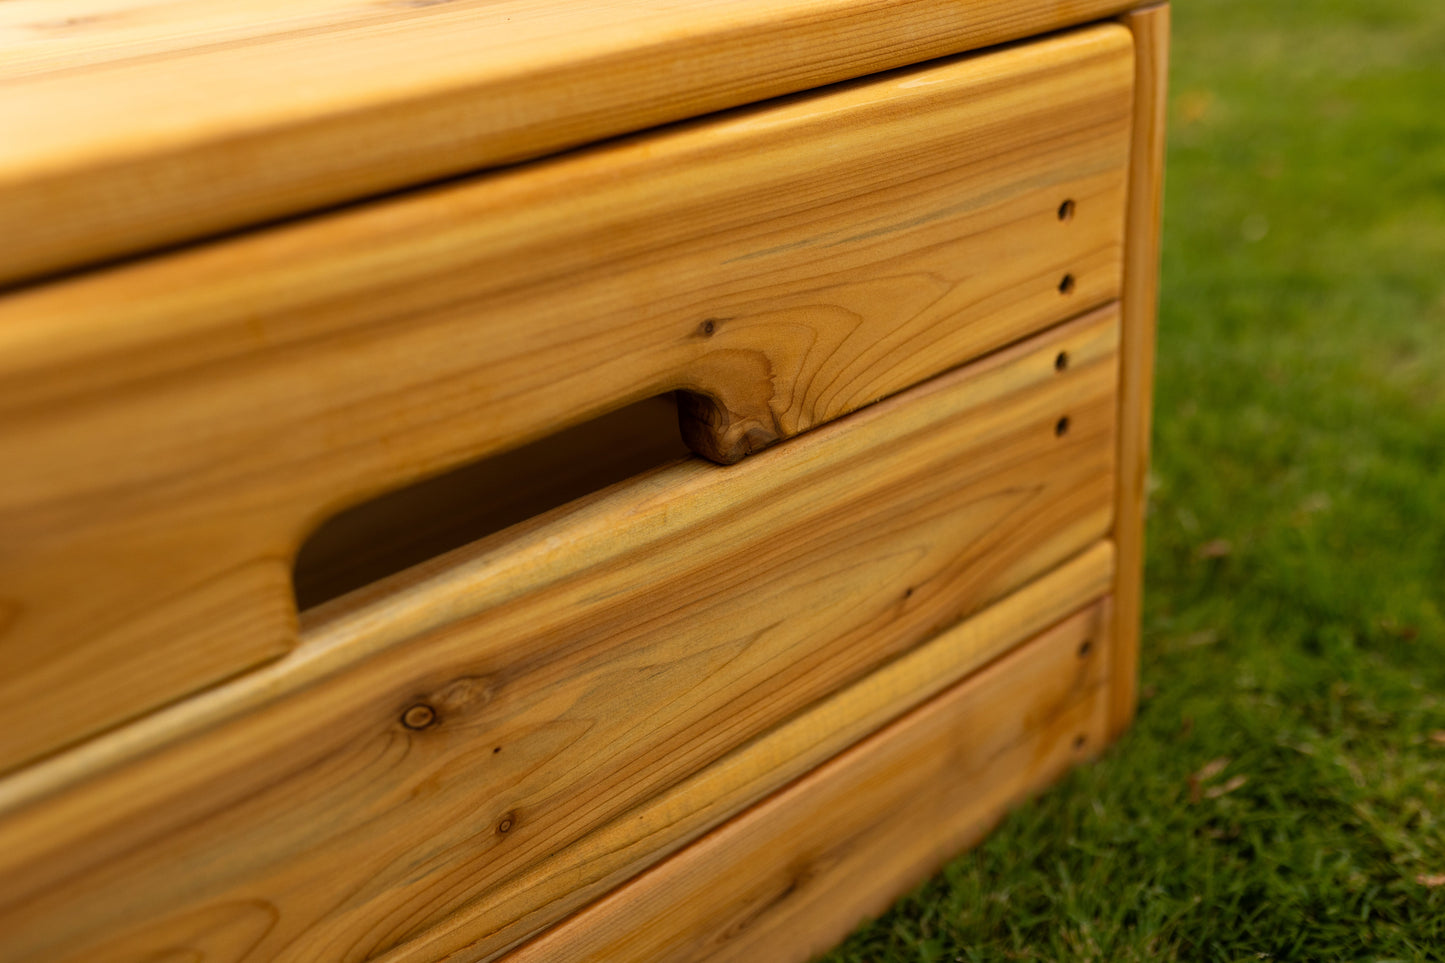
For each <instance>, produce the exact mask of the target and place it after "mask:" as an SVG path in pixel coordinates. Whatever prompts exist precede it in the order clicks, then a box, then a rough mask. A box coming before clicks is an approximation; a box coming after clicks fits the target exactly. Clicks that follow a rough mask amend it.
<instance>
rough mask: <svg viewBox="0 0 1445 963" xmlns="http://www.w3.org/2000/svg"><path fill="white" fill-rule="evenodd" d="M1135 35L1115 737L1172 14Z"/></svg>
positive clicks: (1134, 17)
mask: <svg viewBox="0 0 1445 963" xmlns="http://www.w3.org/2000/svg"><path fill="white" fill-rule="evenodd" d="M1124 24H1125V26H1127V27H1128V28H1129V29H1130V30H1131V31H1132V32H1133V34H1134V44H1135V59H1134V83H1135V94H1134V135H1133V138H1132V141H1131V147H1130V151H1129V213H1128V238H1127V242H1126V245H1125V262H1124V298H1123V317H1124V334H1123V342H1122V345H1121V364H1120V367H1119V490H1118V494H1117V501H1116V506H1117V507H1116V508H1115V513H1114V540H1115V542H1116V543H1117V544H1118V546H1119V578H1118V584H1117V585H1115V587H1114V597H1115V599H1116V607H1117V617H1116V622H1117V628H1116V632H1117V636H1116V638H1115V642H1114V644H1115V652H1114V665H1115V666H1116V671H1115V678H1116V681H1115V685H1114V705H1113V710H1112V715H1111V719H1110V726H1111V727H1112V729H1113V731H1114V733H1115V734H1118V733H1119V732H1122V731H1123V730H1124V729H1125V728H1127V727H1128V725H1129V723H1130V722H1131V721H1132V720H1133V718H1134V709H1135V706H1136V704H1137V702H1138V695H1137V689H1138V677H1139V634H1140V629H1141V621H1142V613H1143V590H1144V514H1145V509H1146V507H1147V506H1148V501H1149V490H1148V482H1149V427H1150V421H1151V419H1150V416H1151V414H1152V412H1153V406H1154V341H1155V334H1154V328H1155V325H1154V314H1155V307H1156V305H1157V303H1158V300H1159V231H1160V222H1161V221H1162V213H1163V203H1164V123H1165V114H1166V108H1167V103H1166V100H1167V97H1166V93H1167V91H1166V86H1167V81H1168V77H1169V7H1168V5H1167V4H1163V5H1159V6H1153V7H1149V8H1147V9H1145V10H1140V11H1138V12H1137V13H1133V14H1130V15H1129V16H1127V17H1125V18H1124Z"/></svg>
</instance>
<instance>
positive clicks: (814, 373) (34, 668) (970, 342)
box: [0, 25, 1132, 771]
mask: <svg viewBox="0 0 1445 963" xmlns="http://www.w3.org/2000/svg"><path fill="white" fill-rule="evenodd" d="M1130 43H1131V41H1130V35H1129V33H1128V31H1126V30H1125V29H1124V28H1122V27H1120V26H1118V25H1109V26H1102V27H1095V28H1089V29H1086V30H1083V31H1079V32H1075V33H1071V34H1066V35H1061V36H1058V37H1054V38H1051V39H1047V40H1044V41H1040V42H1037V43H1031V44H1027V45H1024V46H1020V47H1018V48H1011V49H1006V50H1001V51H996V52H991V53H987V54H981V55H978V56H974V57H969V58H963V59H959V60H955V61H951V62H946V63H941V64H935V65H930V66H926V67H921V68H918V69H914V70H909V71H903V72H899V73H895V74H890V75H886V76H884V77H879V78H874V79H870V80H869V81H867V82H860V83H856V84H850V85H845V86H842V87H839V88H836V89H830V90H827V91H821V92H817V93H815V94H810V95H807V96H803V97H799V98H795V99H792V100H789V101H786V102H783V103H779V104H768V105H762V106H759V107H757V108H752V109H749V110H745V111H739V112H736V113H734V114H731V115H727V116H723V117H718V118H712V119H709V120H706V121H702V122H698V123H696V124H692V125H687V126H684V127H681V128H678V129H673V130H669V131H665V132H659V133H657V134H654V135H648V136H643V137H639V138H634V139H631V140H627V141H623V142H618V143H612V144H608V145H604V146H601V147H598V148H595V149H592V150H588V151H583V152H579V153H577V154H573V155H569V156H566V157H561V158H555V159H551V160H547V161H543V162H539V163H536V164H531V165H526V166H523V167H521V168H517V169H514V170H510V171H506V172H501V173H498V174H496V175H495V176H490V177H485V178H481V179H479V180H477V181H475V182H469V183H465V184H459V185H454V186H448V187H445V188H439V189H437V190H434V191H430V192H426V193H423V194H420V195H418V196H413V197H406V198H400V199H394V200H391V201H388V202H386V203H378V204H376V205H372V206H369V207H367V208H364V209H360V210H357V211H353V212H347V213H338V214H335V215H332V216H328V217H324V218H318V219H315V220H314V221H311V222H306V223H299V224H295V225H291V226H287V227H285V228H277V229H275V230H271V231H266V232H261V233H258V234H256V235H254V236H248V237H242V238H236V239H232V240H228V241H225V242H218V243H215V244H211V245H207V246H204V247H202V248H198V249H194V250H189V251H185V252H179V253H175V254H172V255H168V256H166V257H161V258H156V259H153V260H150V261H146V262H142V263H136V264H132V265H128V266H125V267H121V268H116V269H114V270H109V271H102V272H97V273H94V274H90V275H85V276H81V277H77V278H73V279H70V280H67V281H64V282H60V283H55V284H51V285H46V286H43V287H39V288H34V289H25V290H21V291H17V292H14V293H12V294H10V295H9V296H6V297H0V452H3V453H4V457H5V464H6V470H5V472H3V473H0V531H3V532H4V533H5V538H4V539H3V540H0V586H3V589H0V591H3V597H0V771H5V770H7V769H10V768H13V767H15V766H17V765H19V764H21V763H23V762H25V761H27V760H33V759H35V758H36V757H37V756H39V755H42V754H44V753H47V752H53V751H55V750H57V749H59V748H61V747H63V746H66V745H70V744H74V743H75V742H77V741H78V740H81V739H83V738H85V737H87V736H90V735H92V734H94V733H96V732H98V731H101V730H103V729H105V728H107V727H110V726H114V725H116V724H118V723H120V722H122V721H124V720H126V719H129V718H134V717H136V716H137V715H139V714H141V713H143V712H146V711H148V710H151V709H153V708H155V707H157V706H159V705H163V704H165V703H167V702H169V701H172V700H174V699H176V698H179V697H181V696H184V695H187V694H189V693H192V692H195V691H197V690H198V689H200V688H202V687H205V686H207V685H211V684H214V683H217V682H219V681H220V680H223V679H225V678H228V677H231V676H234V675H235V674H237V673H239V672H243V671H245V670H247V669H250V668H253V667H255V666H257V665H259V664H261V663H264V662H265V661H267V660H269V659H272V658H275V657H278V656H280V655H281V654H283V653H285V652H287V651H289V650H291V649H292V648H294V646H295V644H296V641H297V638H298V636H297V630H296V608H295V605H294V601H293V599H292V597H291V591H290V579H289V568H290V564H291V560H292V558H293V557H294V555H295V553H296V551H297V547H298V546H299V545H300V544H301V543H302V541H303V540H304V539H305V537H306V536H307V534H309V533H310V532H311V531H312V530H313V529H315V528H316V527H317V526H318V525H319V524H321V523H322V521H323V520H325V519H326V518H328V517H330V516H332V515H334V514H336V513H337V512H340V511H342V510H344V509H346V508H348V507H350V506H353V505H355V504H357V503H358V502H361V501H364V500H366V499H369V498H372V497H375V496H377V495H379V494H382V493H384V492H387V491H390V490H393V489H395V488H398V487H401V486H404V485H408V484H411V483H413V482H415V481H417V480H420V479H423V478H427V477H430V476H433V475H436V474H438V473H441V472H444V471H447V470H450V469H453V468H455V467H457V466H460V465H462V464H465V463H468V462H471V461H473V460H476V459H480V458H484V457H487V456H489V455H495V454H497V453H499V452H503V451H506V450H510V449H513V448H515V447H517V446H518V445H521V444H524V443H526V442H528V441H531V440H534V439H536V438H538V437H540V436H542V435H546V434H550V433H553V432H556V431H559V430H561V429H564V428H566V427H568V426H570V425H575V424H578V423H581V422H584V421H587V420H589V419H591V418H594V417H596V416H597V415H599V414H602V413H603V412H606V411H609V410H614V409H617V408H620V407H622V406H624V405H627V404H630V403H632V402H635V401H638V400H640V399H643V398H647V397H650V396H655V395H659V394H665V393H668V392H673V391H677V392H679V393H680V398H681V399H682V406H683V408H684V410H685V412H686V413H687V417H686V418H685V422H684V428H685V432H684V433H685V435H686V437H687V440H688V441H689V443H690V444H691V445H692V446H693V447H694V448H695V449H696V450H699V451H701V452H703V453H704V454H707V455H709V456H710V457H713V458H715V459H718V460H721V461H731V460H735V459H737V458H739V457H741V456H743V455H744V454H745V453H747V452H749V451H752V450H755V449H757V448H759V447H761V446H765V445H767V444H769V443H771V442H773V441H775V440H777V439H779V438H784V437H788V436H791V435H794V434H796V433H798V432H801V431H804V430H806V429H808V428H810V427H812V426H815V425H818V424H821V423H824V422H826V421H828V420H829V419H832V418H835V417H838V416H840V415H842V414H845V413H846V412H848V411H852V410H855V409H857V408H858V407H860V406H864V405H867V404H869V403H872V402H874V401H876V400H877V399H879V398H882V397H885V396H888V395H891V394H893V393H895V392H897V391H900V390H902V389H904V388H906V387H908V386H909V385H912V384H916V383H918V382H919V381H921V380H923V379H925V378H927V377H929V376H931V375H934V374H936V373H938V372H940V371H943V370H946V369H948V368H950V367H952V366H955V365H958V364H961V363H963V362H965V361H967V360H969V359H970V358H974V357H977V356H979V355H980V354H982V353H984V352H986V351H988V350H991V349H994V348H997V347H999V346H1001V345H1003V344H1007V343H1010V342H1013V341H1016V340H1018V339H1019V338H1021V337H1024V336H1026V335H1028V334H1029V333H1031V332H1034V331H1038V330H1042V329H1043V328H1044V327H1046V326H1048V325H1051V324H1054V323H1057V322H1059V321H1061V320H1063V319H1065V318H1067V317H1070V316H1073V315H1074V314H1076V313H1078V312H1080V311H1083V310H1086V309H1088V308H1091V307H1095V306H1098V305H1101V304H1103V303H1105V302H1107V301H1108V300H1110V299H1111V298H1113V297H1115V296H1116V295H1117V293H1118V290H1119V284H1120V270H1121V263H1122V224H1123V205H1124V179H1125V173H1126V159H1127V154H1128V126H1129V119H1130V85H1131V83H1132V68H1131V62H1132V55H1131V47H1130ZM1065 200H1072V201H1074V202H1075V206H1074V207H1073V208H1072V210H1073V212H1074V213H1073V216H1072V217H1069V218H1064V217H1061V216H1060V208H1061V204H1062V202H1063V201H1065Z"/></svg>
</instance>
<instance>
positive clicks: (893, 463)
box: [0, 310, 1117, 963]
mask: <svg viewBox="0 0 1445 963" xmlns="http://www.w3.org/2000/svg"><path fill="white" fill-rule="evenodd" d="M1116 346H1117V315H1116V313H1115V312H1114V311H1112V310H1105V311H1102V312H1098V313H1096V314H1095V315H1093V316H1091V317H1089V318H1086V319H1081V320H1079V321H1077V322H1072V323H1070V324H1068V325H1065V326H1063V327H1062V328H1059V329H1056V330H1053V331H1050V332H1048V333H1047V334H1045V335H1042V336H1040V337H1039V338H1037V339H1034V340H1031V341H1029V342H1026V343H1025V344H1022V345H1019V346H1016V347H1015V348H1011V349H1007V350H1006V351H1004V352H1001V353H999V354H997V355H994V356H991V357H990V358H988V359H986V360H984V361H982V362H979V363H977V364H976V365H972V366H969V367H968V368H965V369H962V370H960V371H958V372H955V373H952V374H950V375H947V376H945V377H943V378H940V379H938V380H936V381H934V382H930V383H929V384H927V385H925V386H923V387H921V388H919V389H915V390H913V391H910V392H908V393H905V394H904V395H900V396H899V397H897V398H894V399H891V400H889V401H886V402H883V403H881V404H879V405H876V406H874V407H871V408H869V409H867V410H866V411H862V412H859V413H857V414H855V415H853V416H851V417H849V418H847V419H844V420H842V421H839V422H835V423H833V424H830V425H827V426H824V427H822V428H819V429H818V430H816V431H814V432H811V433H809V434H808V435H805V436H803V437H801V438H798V439H794V440H793V441H792V442H790V443H789V444H787V445H784V446H779V447H778V448H776V449H773V450H770V451H768V452H764V453H762V454H760V455H757V456H755V457H754V458H752V459H748V460H747V461H745V462H743V463H741V464H739V465H736V466H733V467H731V468H722V467H718V466H714V465H710V464H707V463H705V462H701V461H690V462H685V463H682V464H679V465H676V466H673V467H670V468H665V469H660V470H658V471H656V472H654V473H652V474H650V475H647V476H644V477H643V478H641V479H637V480H634V481H631V482H628V483H626V484H624V485H622V486H619V487H618V488H616V489H614V490H612V491H610V492H606V493H603V494H600V495H598V496H595V497H594V498H592V499H589V500H586V501H584V502H582V503H580V504H577V505H573V506H570V507H568V508H565V509H561V510H558V511H557V512H555V513H553V514H552V515H550V516H544V517H543V518H541V519H538V520H535V521H533V522H531V523H528V524H526V525H523V526H520V527H518V528H516V529H512V530H509V531H507V532H504V533H500V534H499V535H497V536H495V537H494V538H492V539H489V540H486V541H484V542H482V543H479V544H478V545H476V546H473V547H470V548H468V549H464V550H461V551H460V552H458V553H454V554H453V555H451V556H448V557H446V558H444V559H441V560H438V561H436V562H433V563H429V564H427V565H425V566H422V567H420V568H419V569H417V570H415V571H413V572H410V573H406V574H405V575H403V576H399V577H398V578H397V579H395V580H392V581H391V582H388V583H382V584H379V585H377V586H375V587H373V588H371V589H367V590H363V591H362V592H360V593H357V594H355V595H353V596H349V597H345V598H343V599H339V600H337V601H336V602H333V603H329V604H328V605H325V606H322V607H321V608H319V609H316V610H314V611H313V612H311V613H308V616H307V620H306V622H307V633H306V641H305V642H304V643H303V645H302V646H301V647H300V648H299V649H298V650H297V651H296V652H295V653H294V654H293V655H292V656H289V657H287V658H286V659H284V660H282V661H281V662H279V663H277V664H276V665H275V666H273V667H269V668H266V669H262V670H259V671H258V672H256V673H253V674H251V675H249V676H247V677H245V678H242V679H240V680H238V681H237V682H235V683H234V684H232V685H230V686H227V687H223V688H221V689H219V690H217V691H215V692H212V693H209V694H207V695H203V696H200V697H197V698H194V699H190V700H187V701H186V702H184V703H182V704H180V705H178V706H176V707H175V708H174V709H172V710H169V711H167V712H162V713H157V714H155V715H153V716H151V717H148V718H147V719H144V720H142V721H140V722H138V723H136V724H134V725H132V726H129V727H126V728H125V729H122V730H120V731H118V732H117V733H115V734H114V735H113V736H110V737H106V738H102V739H98V740H95V741H93V742H91V743H89V744H87V745H86V746H83V747H81V748H80V749H77V750H75V751H72V752H70V753H66V754H64V755H62V756H60V757H57V758H56V759H55V760H53V761H52V762H50V763H46V764H41V765H38V766H33V767H30V768H29V769H27V770H24V771H22V772H20V773H18V774H17V775H15V776H13V777H11V778H10V779H8V780H6V781H5V782H4V783H3V784H0V807H3V810H4V811H5V813H6V814H5V816H4V818H3V821H0V931H3V932H4V933H5V934H6V939H5V941H4V945H3V947H0V959H3V960H7V961H18V960H45V961H47V963H59V961H62V960H77V961H78V960H86V961H90V963H95V961H107V960H117V961H119V960H133V959H151V958H154V955H155V954H159V953H161V952H162V951H165V950H168V949H171V950H175V951H176V952H182V951H183V950H184V951H187V952H189V951H195V952H197V953H203V954H204V958H205V959H207V960H208V961H218V960H219V961H227V963H239V961H242V960H246V961H256V960H293V961H303V960H316V959H326V960H335V961H361V960H369V959H373V958H376V957H378V956H382V955H387V954H389V955H387V958H388V959H393V960H437V959H441V958H446V957H450V956H452V955H455V958H456V959H476V958H479V957H481V956H485V955H488V954H490V953H493V952H500V951H502V950H504V949H506V948H508V947H510V946H513V945H515V944H517V943H518V942H520V941H521V940H523V939H525V938H526V937H528V936H530V935H532V934H534V933H535V932H537V931H538V930H539V929H541V928H542V927H544V926H546V925H548V924H550V923H553V922H555V921H556V920H557V919H559V918H560V917H561V916H563V915H565V914H566V913H567V912H570V911H571V910H572V909H575V908H576V907H577V906H579V905H581V904H582V903H583V902H585V901H586V900H588V899H591V898H594V897H595V896H597V895H600V894H601V893H602V892H604V891H605V890H606V889H607V888H609V887H611V886H613V885H616V884H617V883H618V882H620V881H621V880H623V879H625V878H627V877H628V876H631V875H633V874H634V873H636V872H637V871H638V870H640V869H642V868H643V867H645V866H646V865H648V864H650V863H651V862H653V861H655V860H656V859H657V858H659V857H660V856H661V855H663V854H665V853H666V852H669V851H671V850H673V849H676V848H677V847H678V846H680V845H683V844H684V843H686V842H687V841H688V840H689V839H692V838H695V837H696V836H697V835H698V834H699V833H701V832H704V831H706V830H707V829H708V828H710V827H711V826H713V825H716V824H717V823H718V822H719V821H720V820H722V819H724V818H726V817H728V816H729V815H731V814H733V813H735V812H737V811H738V810H740V809H741V808H743V807H745V806H746V805H748V804H750V803H751V802H753V801H755V800H757V799H758V798H761V797H762V796H764V795H766V794H767V793H769V792H771V791H773V790H775V789H777V788H778V787H779V786H781V785H782V784H784V783H786V782H787V781H788V780H790V779H792V778H796V777H797V776H799V775H801V774H802V773H803V772H805V771H806V770H807V769H809V768H811V767H812V766H815V765H817V764H818V763H820V762H822V761H823V760H824V759H826V758H828V757H829V756H831V755H832V754H833V753H835V752H837V751H840V750H841V749H843V748H844V747H845V746H846V745H848V744H849V743H851V742H853V741H855V740H857V739H859V738H861V737H863V736H865V735H866V734H867V733H868V732H870V731H872V730H874V729H876V728H877V727H878V726H880V725H882V724H884V723H886V722H887V721H888V720H889V719H891V718H893V717H895V716H897V715H898V714H899V713H901V712H903V711H905V710H906V709H907V708H909V707H910V706H912V705H915V704H917V703H918V702H920V701H922V700H923V699H924V698H926V697H928V696H929V695H931V694H933V693H935V692H937V691H939V690H940V689H941V688H942V687H944V686H946V685H948V684H949V682H950V681H952V680H956V679H957V678H959V677H961V676H962V675H963V674H965V673H967V672H968V671H969V670H970V669H972V668H974V667H976V666H978V665H980V664H982V663H983V662H984V661H986V660H988V659H990V658H992V657H994V656H995V655H997V654H999V653H1000V652H1001V651H1003V650H1005V649H1007V648H1009V647H1010V646H1011V645H1013V644H1015V643H1017V642H1019V641H1021V640H1022V639H1024V638H1027V637H1029V636H1030V635H1032V634H1034V633H1035V632H1037V631H1039V630H1041V629H1042V628H1044V627H1046V626H1047V625H1048V624H1050V623H1051V622H1053V621H1056V620H1058V619H1060V618H1062V617H1064V616H1065V615H1067V614H1068V613H1069V612H1071V611H1073V610H1075V609H1077V608H1078V607H1079V606H1080V605H1082V604H1084V603H1085V602H1087V601H1088V600H1089V599H1091V598H1095V597H1097V596H1099V595H1101V594H1102V593H1103V592H1105V591H1106V590H1107V588H1108V585H1109V583H1110V580H1111V579H1112V573H1113V555H1112V548H1111V547H1110V546H1108V545H1107V544H1104V545H1096V546H1095V547H1094V548H1092V549H1089V550H1088V551H1086V552H1084V554H1082V555H1079V556H1078V557H1076V558H1074V559H1073V560H1072V561H1068V562H1067V563H1066V564H1064V565H1062V567H1057V566H1060V563H1061V562H1065V560H1066V559H1069V558H1070V556H1073V555H1075V553H1078V552H1080V551H1081V550H1084V549H1085V548H1086V547H1087V546H1089V545H1090V543H1092V542H1093V541H1094V540H1095V539H1097V538H1098V537H1099V536H1100V535H1101V534H1103V533H1104V532H1105V531H1107V529H1108V527H1109V525H1110V523H1111V508H1112V493H1113V481H1114V479H1113V471H1112V462H1113V457H1114V451H1115V442H1114V436H1113V424H1114V417H1115V410H1116V407H1115V400H1114V389H1115V385H1116V383H1117V371H1116V364H1115V362H1116V355H1115V351H1116ZM1061 353H1063V354H1065V355H1066V356H1067V357H1068V359H1069V363H1068V364H1067V365H1066V366H1065V367H1064V368H1063V370H1059V369H1058V368H1057V366H1056V359H1057V358H1058V357H1059V355H1060V354H1061ZM1061 417H1067V418H1068V419H1069V422H1068V428H1067V430H1066V431H1064V432H1063V433H1062V434H1060V433H1059V430H1058V426H1059V423H1060V422H1059V419H1060V418H1061ZM1051 569H1052V570H1053V571H1051V572H1050V574H1048V575H1046V576H1044V577H1043V578H1042V579H1039V580H1038V581H1034V582H1031V583H1029V584H1028V585H1027V586H1026V587H1024V588H1022V589H1020V590H1018V591H1012V590H1014V589H1015V588H1016V587H1017V586H1019V585H1021V584H1023V583H1025V582H1027V581H1028V580H1030V579H1032V578H1034V577H1035V576H1037V575H1039V574H1040V573H1043V572H1046V571H1049V570H1051ZM1011 592H1012V594H1010V593H1011ZM999 599H1003V601H997V602H996V604H992V605H991V606H990V603H995V600H999ZM985 606H990V607H988V608H985ZM980 610H982V611H980ZM972 613H979V614H976V615H974V614H972ZM960 618H967V621H964V622H963V623H962V624H961V625H959V626H958V627H957V628H956V629H954V630H953V631H951V632H947V633H945V634H944V635H943V636H940V637H939V638H937V639H934V641H933V642H930V643H928V644H927V645H922V646H920V644H921V643H923V642H924V641H925V640H927V639H929V638H930V637H931V636H934V635H935V634H936V633H938V632H939V631H940V630H941V629H943V628H945V627H947V626H949V625H951V624H954V623H956V622H957V621H958V620H959V619H960ZM895 657H897V658H895ZM889 659H894V661H892V662H889V663H888V664H887V665H886V666H884V667H883V668H882V669H879V670H878V671H877V672H874V673H873V675H871V676H867V674H868V673H869V672H871V671H873V670H875V669H878V667H879V666H880V665H881V664H883V663H885V662H887V660H889ZM865 676H867V678H868V681H867V682H866V683H857V680H859V679H860V678H863V677H865ZM855 683H857V684H856V685H855ZM840 690H841V691H840ZM830 693H832V695H830ZM820 699H821V700H824V701H822V702H819V701H818V700H820ZM810 706H811V708H809V707H810ZM443 921H445V924H444V925H443Z"/></svg>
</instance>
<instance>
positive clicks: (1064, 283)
mask: <svg viewBox="0 0 1445 963" xmlns="http://www.w3.org/2000/svg"><path fill="white" fill-rule="evenodd" d="M1059 293H1060V294H1072V293H1074V276H1073V275H1072V274H1065V275H1064V276H1063V277H1061V278H1059Z"/></svg>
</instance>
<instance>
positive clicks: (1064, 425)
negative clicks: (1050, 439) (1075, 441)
mask: <svg viewBox="0 0 1445 963" xmlns="http://www.w3.org/2000/svg"><path fill="white" fill-rule="evenodd" d="M1068 431H1069V416H1068V415H1064V417H1062V418H1060V419H1059V420H1058V421H1056V422H1054V434H1055V435H1057V436H1058V437H1060V438H1062V437H1064V435H1066V434H1068Z"/></svg>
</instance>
